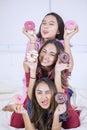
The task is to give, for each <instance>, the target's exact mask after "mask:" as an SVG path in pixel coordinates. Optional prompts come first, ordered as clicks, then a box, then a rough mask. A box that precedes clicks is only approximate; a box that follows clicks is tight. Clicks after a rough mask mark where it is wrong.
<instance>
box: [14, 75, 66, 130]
mask: <svg viewBox="0 0 87 130" xmlns="http://www.w3.org/2000/svg"><path fill="white" fill-rule="evenodd" d="M56 93H57V90H56V86H55V85H54V83H53V82H52V80H50V79H49V78H48V77H46V78H40V79H39V80H37V81H36V82H35V85H34V87H33V91H32V99H31V114H30V115H28V113H27V111H26V109H24V108H23V106H20V105H17V106H15V112H17V113H20V114H22V116H23V119H24V124H25V130H36V129H37V130H61V126H62V122H60V116H61V114H63V113H65V112H66V104H65V103H64V104H59V105H58V104H57V103H56V102H55V95H56Z"/></svg>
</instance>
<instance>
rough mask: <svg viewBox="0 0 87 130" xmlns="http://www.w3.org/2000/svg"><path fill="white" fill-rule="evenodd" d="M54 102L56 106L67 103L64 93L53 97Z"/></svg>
mask: <svg viewBox="0 0 87 130" xmlns="http://www.w3.org/2000/svg"><path fill="white" fill-rule="evenodd" d="M55 100H56V102H57V103H58V104H63V103H66V101H67V97H66V95H65V94H64V93H62V92H58V93H57V94H56V95H55Z"/></svg>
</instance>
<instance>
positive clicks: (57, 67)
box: [55, 59, 70, 92]
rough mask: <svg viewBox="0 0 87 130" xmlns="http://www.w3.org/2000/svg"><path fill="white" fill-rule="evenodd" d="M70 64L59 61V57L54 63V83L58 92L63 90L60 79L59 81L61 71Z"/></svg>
mask: <svg viewBox="0 0 87 130" xmlns="http://www.w3.org/2000/svg"><path fill="white" fill-rule="evenodd" d="M69 67H70V66H68V65H67V64H64V63H60V61H59V59H58V60H57V62H56V65H55V85H56V87H57V91H58V92H63V88H62V81H61V71H63V70H65V69H69Z"/></svg>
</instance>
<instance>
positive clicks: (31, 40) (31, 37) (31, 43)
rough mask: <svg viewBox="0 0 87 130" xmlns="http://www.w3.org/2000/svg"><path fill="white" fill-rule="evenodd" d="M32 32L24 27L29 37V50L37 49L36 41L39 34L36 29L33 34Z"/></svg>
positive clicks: (24, 31)
mask: <svg viewBox="0 0 87 130" xmlns="http://www.w3.org/2000/svg"><path fill="white" fill-rule="evenodd" d="M29 32H31V30H30V31H29V30H28V31H27V30H26V29H25V28H23V33H24V34H25V35H26V36H27V37H28V39H29V48H28V49H27V51H29V50H33V49H35V43H36V40H37V36H36V31H35V30H33V34H31V33H29Z"/></svg>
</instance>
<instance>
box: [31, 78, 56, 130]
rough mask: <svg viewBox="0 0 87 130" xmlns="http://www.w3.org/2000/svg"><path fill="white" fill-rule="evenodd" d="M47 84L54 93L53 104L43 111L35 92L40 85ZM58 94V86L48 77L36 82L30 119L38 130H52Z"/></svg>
mask: <svg viewBox="0 0 87 130" xmlns="http://www.w3.org/2000/svg"><path fill="white" fill-rule="evenodd" d="M42 82H45V83H46V84H47V85H48V86H49V89H50V90H51V91H52V97H51V103H50V107H49V108H48V109H43V108H41V106H40V105H39V104H38V102H37V99H36V96H35V90H36V88H37V86H38V84H39V83H42ZM56 93H57V90H56V86H55V84H54V83H53V81H52V80H51V79H49V78H48V77H44V78H40V79H39V80H37V81H36V83H35V85H34V87H33V91H32V99H31V114H30V119H31V122H32V123H34V126H35V128H36V129H38V130H51V127H52V122H53V114H54V111H55V108H56V106H57V103H56V102H55V94H56Z"/></svg>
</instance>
